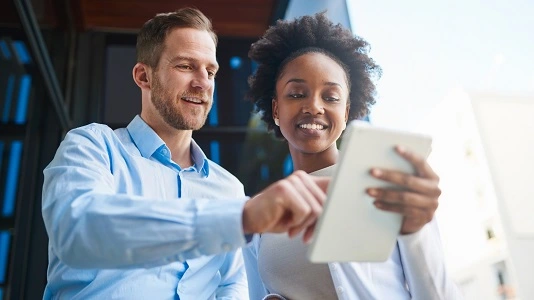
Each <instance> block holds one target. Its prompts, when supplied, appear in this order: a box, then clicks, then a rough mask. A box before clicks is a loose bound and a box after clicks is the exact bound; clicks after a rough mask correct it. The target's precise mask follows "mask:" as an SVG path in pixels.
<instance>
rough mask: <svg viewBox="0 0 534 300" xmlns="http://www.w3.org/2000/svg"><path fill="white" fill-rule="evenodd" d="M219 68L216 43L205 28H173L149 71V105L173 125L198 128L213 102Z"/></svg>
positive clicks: (187, 128) (183, 127)
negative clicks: (150, 77)
mask: <svg viewBox="0 0 534 300" xmlns="http://www.w3.org/2000/svg"><path fill="white" fill-rule="evenodd" d="M218 68H219V65H218V64H217V60H216V57H215V43H214V42H213V39H212V38H211V36H210V34H209V33H208V32H207V31H203V30H197V29H192V28H176V29H174V30H172V31H171V32H169V34H168V35H167V38H166V39H165V48H164V50H163V51H162V53H161V57H160V60H159V63H158V67H157V69H155V70H153V71H152V85H151V94H150V98H151V102H152V104H153V108H151V109H155V110H156V111H157V113H158V114H159V115H160V116H161V117H162V118H163V120H164V121H165V123H167V124H168V125H170V126H171V127H173V128H175V129H179V130H198V129H200V128H201V127H202V126H203V125H204V123H205V122H206V118H207V116H208V113H209V111H210V109H211V106H212V104H213V91H214V80H215V73H216V72H217V70H218Z"/></svg>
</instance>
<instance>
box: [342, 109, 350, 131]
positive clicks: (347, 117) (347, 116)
mask: <svg viewBox="0 0 534 300" xmlns="http://www.w3.org/2000/svg"><path fill="white" fill-rule="evenodd" d="M349 112H350V106H349V105H347V107H346V108H345V125H343V130H345V128H347V122H348V121H349Z"/></svg>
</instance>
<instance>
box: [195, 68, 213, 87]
mask: <svg viewBox="0 0 534 300" xmlns="http://www.w3.org/2000/svg"><path fill="white" fill-rule="evenodd" d="M191 86H192V87H194V88H198V89H202V90H209V89H210V88H211V87H212V86H213V80H212V79H210V78H209V75H208V72H207V71H205V70H204V71H199V72H196V73H195V77H194V78H193V80H192V81H191Z"/></svg>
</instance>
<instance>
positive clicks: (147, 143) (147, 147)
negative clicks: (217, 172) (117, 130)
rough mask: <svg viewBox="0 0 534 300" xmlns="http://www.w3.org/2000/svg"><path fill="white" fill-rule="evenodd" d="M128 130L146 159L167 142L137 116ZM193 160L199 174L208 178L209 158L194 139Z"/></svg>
mask: <svg viewBox="0 0 534 300" xmlns="http://www.w3.org/2000/svg"><path fill="white" fill-rule="evenodd" d="M126 128H127V130H128V133H130V136H131V137H132V139H133V141H134V143H135V145H136V146H137V149H139V152H140V153H141V155H142V156H143V157H145V158H149V157H151V156H152V155H153V154H154V152H156V151H157V150H158V149H160V148H161V147H162V146H165V142H164V141H163V140H162V139H161V138H160V137H159V135H158V134H157V133H156V132H155V131H154V130H153V129H152V128H150V126H148V124H147V123H146V122H145V121H144V120H143V119H141V117H140V116H139V115H136V116H135V118H134V119H133V120H132V121H131V122H130V124H128V126H127V127H126ZM191 158H192V159H193V162H194V164H195V167H196V169H197V172H199V173H200V172H202V173H203V175H204V176H206V177H207V176H208V175H209V164H208V158H207V157H206V155H205V154H204V152H203V151H202V149H200V146H198V144H197V143H196V142H195V141H194V140H193V139H192V140H191Z"/></svg>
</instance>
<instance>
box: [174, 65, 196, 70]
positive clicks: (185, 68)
mask: <svg viewBox="0 0 534 300" xmlns="http://www.w3.org/2000/svg"><path fill="white" fill-rule="evenodd" d="M176 67H177V68H178V69H183V70H192V69H193V68H191V66H188V65H178V66H176Z"/></svg>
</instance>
